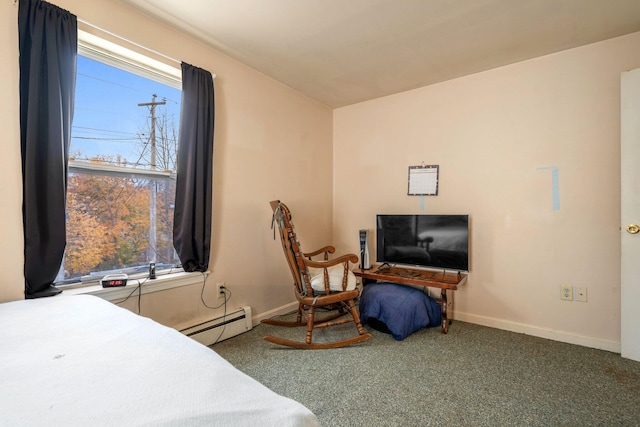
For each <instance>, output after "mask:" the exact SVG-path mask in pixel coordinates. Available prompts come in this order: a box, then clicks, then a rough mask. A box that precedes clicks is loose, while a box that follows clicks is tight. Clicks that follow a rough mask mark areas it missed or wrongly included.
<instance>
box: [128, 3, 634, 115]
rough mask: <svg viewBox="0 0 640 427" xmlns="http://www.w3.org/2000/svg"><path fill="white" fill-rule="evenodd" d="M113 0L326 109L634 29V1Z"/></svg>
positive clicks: (592, 41)
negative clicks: (210, 47)
mask: <svg viewBox="0 0 640 427" xmlns="http://www.w3.org/2000/svg"><path fill="white" fill-rule="evenodd" d="M122 1H123V2H125V3H128V4H130V5H132V6H134V7H136V8H139V9H141V10H143V11H145V12H146V13H148V14H150V15H152V16H155V17H156V18H159V19H160V20H162V21H165V22H168V23H169V24H171V25H173V26H174V27H177V28H179V29H181V30H183V31H184V32H186V33H188V34H190V35H192V36H194V37H196V38H198V39H200V40H202V41H204V42H205V43H207V44H209V45H211V46H212V47H214V48H216V49H217V50H219V51H221V52H223V53H225V54H227V55H229V56H230V57H233V58H235V59H237V60H239V61H241V62H243V63H245V64H247V65H249V66H251V67H253V68H255V69H256V70H259V71H260V72H262V73H264V74H266V75H268V76H270V77H272V78H274V79H276V80H278V81H280V82H282V83H284V84H286V85H287V86H289V87H291V88H293V89H295V90H297V91H299V92H301V93H303V94H305V95H307V96H309V97H311V98H313V99H316V100H318V101H320V102H321V103H323V104H325V105H327V106H329V107H334V108H335V107H341V106H344V105H349V104H353V103H356V102H361V101H365V100H369V99H373V98H377V97H380V96H385V95H390V94H393V93H397V92H402V91H406V90H410V89H415V88H418V87H422V86H426V85H429V84H433V83H437V82H441V81H445V80H449V79H452V78H456V77H461V76H464V75H469V74H473V73H477V72H480V71H484V70H488V69H491V68H495V67H499V66H502V65H507V64H511V63H515V62H518V61H522V60H526V59H530V58H534V57H537V56H541V55H546V54H550V53H553V52H558V51H561V50H565V49H570V48H574V47H577V46H581V45H585V44H589V43H594V42H597V41H600V40H605V39H608V38H612V37H618V36H621V35H625V34H629V33H633V32H636V31H640V0H122ZM638 54H639V55H640V52H639V53H638ZM212 72H214V73H215V70H212Z"/></svg>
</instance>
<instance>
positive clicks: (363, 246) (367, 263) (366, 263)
mask: <svg viewBox="0 0 640 427" xmlns="http://www.w3.org/2000/svg"><path fill="white" fill-rule="evenodd" d="M360 268H361V269H362V270H368V269H370V268H371V259H370V258H369V230H360Z"/></svg>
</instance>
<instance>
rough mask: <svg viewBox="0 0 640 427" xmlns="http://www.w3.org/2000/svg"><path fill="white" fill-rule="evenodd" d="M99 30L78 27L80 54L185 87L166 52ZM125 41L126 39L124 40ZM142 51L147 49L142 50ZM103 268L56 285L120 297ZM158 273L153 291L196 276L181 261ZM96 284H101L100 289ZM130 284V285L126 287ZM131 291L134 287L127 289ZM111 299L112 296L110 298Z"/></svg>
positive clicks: (112, 171) (102, 167)
mask: <svg viewBox="0 0 640 427" xmlns="http://www.w3.org/2000/svg"><path fill="white" fill-rule="evenodd" d="M95 32H101V30H98V29H96V28H87V31H85V30H83V29H80V28H79V29H78V55H80V56H84V57H86V58H89V59H92V60H95V61H98V62H101V63H104V64H107V65H110V66H112V67H115V68H119V69H121V70H124V71H127V72H130V73H133V74H137V75H139V76H141V77H144V78H147V79H150V80H154V81H156V82H159V83H162V84H164V85H167V86H170V87H173V88H175V89H179V90H182V72H181V69H180V68H179V67H176V66H173V65H169V64H167V62H168V61H164V60H165V59H167V58H166V57H164V58H161V57H162V56H163V55H161V54H158V53H157V52H153V51H150V50H148V49H146V48H144V47H142V46H139V45H135V44H132V43H131V42H127V41H126V40H124V39H121V38H119V37H117V36H114V35H113V34H110V33H106V32H105V33H103V34H101V36H97V35H96V34H94V33H95ZM108 38H110V39H114V38H116V39H117V41H118V42H117V43H114V42H112V41H110V40H108ZM120 42H122V43H120ZM125 44H127V45H131V46H133V48H134V49H136V50H132V49H129V48H127V47H125V46H124V45H125ZM140 51H142V52H144V53H141V52H140ZM152 56H155V57H159V58H160V59H163V61H160V60H158V59H154V58H153V57H152ZM171 62H175V63H177V61H174V60H171ZM68 172H69V173H84V174H91V175H103V176H116V177H123V178H139V179H147V180H151V179H152V180H158V181H161V180H173V181H175V179H176V172H175V171H169V170H150V169H138V168H134V167H127V166H117V165H108V164H97V163H90V162H82V161H76V160H69V163H68ZM122 270H125V269H124V268H123V269H122ZM101 273H102V272H96V274H91V275H90V276H82V277H77V278H75V279H66V280H61V281H57V282H56V283H55V285H56V286H57V287H59V288H61V289H63V290H67V291H68V292H72V293H83V292H82V291H80V292H77V291H75V289H77V288H87V289H86V291H87V292H89V293H99V294H104V295H101V296H109V295H110V298H118V295H119V294H120V293H122V291H121V292H118V291H117V289H118V288H114V289H111V290H109V289H101V287H99V282H100V280H101V279H102V278H103V277H104V276H105V275H107V274H110V273H112V271H105V272H104V274H101ZM156 274H157V275H158V279H161V278H162V279H163V280H161V282H162V283H163V284H162V285H161V286H159V287H158V286H154V289H155V288H157V289H155V290H153V291H151V290H150V292H155V291H157V290H162V289H165V288H167V287H175V286H185V285H187V284H191V283H192V282H193V280H194V279H189V278H187V279H185V276H184V275H185V274H186V275H187V276H191V275H192V274H191V273H185V272H184V270H183V269H182V267H181V266H180V265H177V266H174V267H170V268H164V269H158V270H157V272H156ZM128 276H129V282H130V283H132V284H133V283H135V282H137V284H138V285H142V284H143V283H144V282H145V281H146V280H147V278H148V271H145V272H140V273H134V274H128ZM197 276H199V279H196V280H202V276H201V274H197ZM171 277H174V278H176V279H177V282H176V284H175V286H172V285H171ZM159 284H160V282H157V283H156V285H159ZM96 285H98V288H97V290H96V289H95V288H96ZM126 288H129V286H126V287H125V288H124V289H126ZM126 292H127V293H129V292H130V291H126ZM107 299H109V298H107Z"/></svg>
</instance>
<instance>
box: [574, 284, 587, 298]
mask: <svg viewBox="0 0 640 427" xmlns="http://www.w3.org/2000/svg"><path fill="white" fill-rule="evenodd" d="M576 301H580V302H587V288H585V287H578V288H576Z"/></svg>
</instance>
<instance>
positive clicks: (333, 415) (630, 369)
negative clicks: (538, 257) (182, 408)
mask: <svg viewBox="0 0 640 427" xmlns="http://www.w3.org/2000/svg"><path fill="white" fill-rule="evenodd" d="M288 318H291V315H289V316H288ZM365 328H366V329H367V330H368V331H370V332H371V333H372V334H373V338H371V339H369V340H367V341H364V342H363V343H360V344H356V345H353V346H351V347H344V348H340V349H332V350H295V349H291V348H287V347H281V346H276V345H274V344H271V343H268V342H266V341H264V340H263V339H262V337H263V336H265V335H277V336H281V337H286V338H289V339H297V340H303V339H304V328H282V327H275V326H268V325H262V324H261V325H259V326H257V327H255V328H254V329H252V330H251V331H249V332H247V333H244V334H242V335H239V336H237V337H235V338H232V339H229V340H226V341H223V342H221V343H218V344H216V345H214V346H212V348H213V349H214V350H215V351H216V352H217V353H219V354H220V355H221V356H223V357H224V358H226V359H227V360H228V361H230V362H231V363H232V364H233V365H235V366H236V367H237V368H238V369H240V370H241V371H243V372H245V373H247V374H248V375H250V376H252V377H253V378H255V379H257V380H258V381H260V382H261V383H263V384H265V385H266V386H267V387H269V388H271V389H272V390H274V391H276V392H277V393H280V394H282V395H284V396H287V397H290V398H292V399H295V400H297V401H299V402H301V403H303V404H304V405H305V406H307V407H308V408H309V409H311V410H312V411H313V412H314V413H315V414H316V416H317V417H318V419H319V420H320V422H321V423H322V425H323V426H326V427H329V426H340V427H346V426H431V425H433V426H436V425H438V426H604V425H606V426H640V363H639V362H634V361H631V360H627V359H623V358H621V357H620V355H619V354H615V353H610V352H606V351H601V350H594V349H590V348H586V347H581V346H576V345H571V344H565V343H560V342H556V341H550V340H545V339H542V338H536V337H531V336H527V335H522V334H516V333H512V332H506V331H502V330H498V329H493V328H487V327H483V326H478V325H474V324H470V323H464V322H460V321H456V322H454V323H453V324H452V325H451V327H450V329H449V333H448V334H447V335H443V334H441V333H440V328H430V329H423V330H420V331H418V332H417V333H414V334H413V335H411V336H410V337H408V338H407V339H405V340H404V341H395V340H394V339H393V338H392V337H391V336H390V335H386V334H383V333H380V332H377V331H375V330H372V329H371V328H369V327H366V326H365ZM336 329H338V330H336ZM352 333H355V326H354V325H353V324H348V325H342V326H340V327H337V328H335V327H334V328H327V329H323V330H319V331H317V332H316V335H314V336H315V337H317V339H318V340H327V341H330V340H334V339H335V338H337V337H346V336H350V335H351V334H352Z"/></svg>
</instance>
